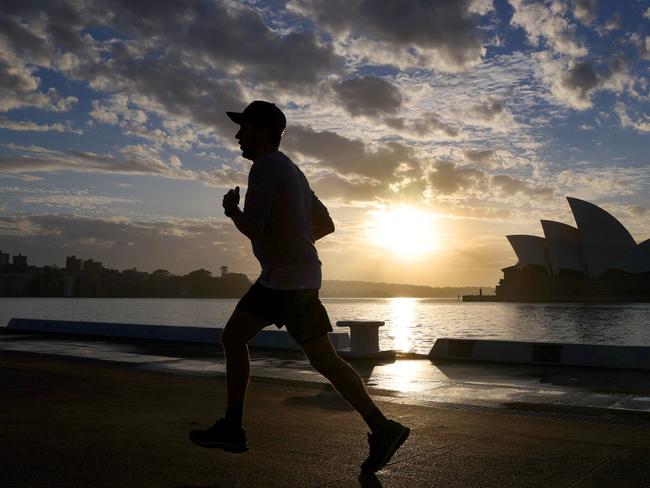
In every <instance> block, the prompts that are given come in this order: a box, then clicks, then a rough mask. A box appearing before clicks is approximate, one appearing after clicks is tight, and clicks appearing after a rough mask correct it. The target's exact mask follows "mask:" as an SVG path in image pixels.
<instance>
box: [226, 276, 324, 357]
mask: <svg viewBox="0 0 650 488" xmlns="http://www.w3.org/2000/svg"><path fill="white" fill-rule="evenodd" d="M235 309H236V310H246V311H247V312H250V313H252V314H254V315H257V316H258V317H262V318H263V319H265V320H266V321H267V322H268V323H269V325H270V324H275V325H276V326H277V327H278V328H280V327H282V326H286V328H287V331H288V332H289V334H290V335H291V337H293V338H294V339H295V341H296V342H297V343H298V344H301V345H302V344H306V343H308V342H310V341H313V340H315V339H319V338H320V337H322V336H324V335H325V334H327V333H328V332H331V331H332V325H331V324H330V319H329V317H328V316H327V311H326V310H325V307H323V304H322V303H321V301H320V299H319V298H318V289H309V290H275V289H273V288H267V287H266V286H262V285H261V284H260V283H259V282H257V281H256V282H255V284H253V286H251V287H250V289H249V290H248V291H247V292H246V294H245V295H244V296H243V297H242V298H241V300H239V303H237V306H236V307H235Z"/></svg>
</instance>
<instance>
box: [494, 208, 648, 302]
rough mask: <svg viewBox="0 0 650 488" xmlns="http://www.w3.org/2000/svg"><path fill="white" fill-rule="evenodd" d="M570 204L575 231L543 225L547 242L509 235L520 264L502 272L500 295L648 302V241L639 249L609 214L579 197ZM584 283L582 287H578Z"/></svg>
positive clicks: (548, 222) (559, 224)
mask: <svg viewBox="0 0 650 488" xmlns="http://www.w3.org/2000/svg"><path fill="white" fill-rule="evenodd" d="M567 200H568V202H569V206H570V208H571V211H572V212H573V216H574V218H575V221H576V227H573V226H571V225H569V224H565V223H562V222H555V221H552V220H542V221H541V224H542V229H543V231H544V237H540V236H533V235H508V236H506V237H507V239H508V241H509V242H510V244H511V245H512V248H513V249H514V251H515V254H516V255H517V259H518V261H517V263H516V264H515V265H514V266H510V267H508V268H504V269H503V272H504V279H503V280H501V282H500V284H499V286H498V287H497V295H498V294H499V289H501V293H504V294H509V295H518V294H522V291H525V290H524V289H528V293H530V294H532V293H540V290H541V292H542V293H546V294H553V293H557V294H561V293H564V294H566V293H587V291H588V290H591V292H593V293H600V294H604V295H612V296H614V295H615V294H624V293H628V294H630V296H631V295H634V296H641V297H646V299H650V239H647V240H644V241H643V242H641V243H640V244H637V242H636V241H635V240H634V238H633V237H632V235H631V234H630V233H629V232H628V230H627V229H626V228H625V226H624V225H623V224H621V222H619V221H618V220H617V219H616V218H615V217H614V216H613V215H611V214H610V213H609V212H607V211H605V210H603V209H602V208H600V207H598V206H597V205H594V204H593V203H590V202H586V201H584V200H580V199H578V198H573V197H567ZM567 271H568V272H570V273H568V274H567V273H566V272H567ZM610 271H614V272H618V273H615V274H609V273H608V272H610ZM626 276H629V278H626ZM576 280H577V281H576ZM580 282H583V285H584V286H583V285H576V283H580ZM524 294H525V293H524ZM617 296H618V295H617Z"/></svg>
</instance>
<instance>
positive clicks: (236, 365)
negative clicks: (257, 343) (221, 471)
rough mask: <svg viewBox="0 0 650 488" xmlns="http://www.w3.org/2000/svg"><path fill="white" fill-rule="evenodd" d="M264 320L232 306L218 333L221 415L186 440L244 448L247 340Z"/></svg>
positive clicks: (231, 449)
mask: <svg viewBox="0 0 650 488" xmlns="http://www.w3.org/2000/svg"><path fill="white" fill-rule="evenodd" d="M266 325H267V322H266V321H265V320H263V319H262V318H260V317H257V316H256V315H254V314H251V313H249V312H246V311H244V310H235V311H234V312H233V314H232V316H231V317H230V319H229V320H228V323H227V324H226V327H225V328H224V330H223V333H222V334H221V344H222V345H223V350H224V355H225V356H226V393H227V405H226V415H225V418H222V419H219V420H217V422H215V424H214V425H213V426H212V427H210V428H208V429H194V430H192V431H190V440H191V441H192V442H194V444H196V445H198V446H201V447H210V448H220V449H224V450H226V451H230V452H246V451H247V450H248V444H247V440H246V433H245V432H244V430H243V429H242V427H241V424H242V415H243V412H244V400H245V399H246V390H247V388H248V379H249V377H250V361H249V358H248V343H249V342H250V340H251V339H252V338H253V337H255V336H256V335H257V333H258V332H259V331H260V330H262V329H263V328H264V327H265V326H266Z"/></svg>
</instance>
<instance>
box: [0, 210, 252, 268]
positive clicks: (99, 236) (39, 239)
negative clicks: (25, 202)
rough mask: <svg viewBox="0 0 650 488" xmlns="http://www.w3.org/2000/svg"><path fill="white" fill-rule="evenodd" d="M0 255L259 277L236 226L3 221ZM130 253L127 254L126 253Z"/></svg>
mask: <svg viewBox="0 0 650 488" xmlns="http://www.w3.org/2000/svg"><path fill="white" fill-rule="evenodd" d="M0 249H3V250H5V249H9V250H14V251H13V252H22V253H23V254H25V255H27V256H28V259H29V261H30V263H34V262H40V263H41V264H59V265H60V266H62V265H63V263H64V262H65V256H69V255H76V256H78V257H81V258H83V259H88V258H92V259H96V260H99V261H101V262H103V263H104V265H108V263H110V265H111V267H114V268H117V269H130V268H132V267H133V266H136V265H137V266H138V267H139V268H142V269H144V270H147V271H153V270H154V269H157V268H166V269H168V270H169V271H171V272H173V273H187V272H189V271H191V270H195V269H198V268H207V269H209V270H212V271H213V272H216V271H217V270H218V269H219V267H220V266H222V265H227V266H229V267H230V269H231V270H232V271H237V272H244V273H249V274H251V275H255V274H256V273H258V272H259V265H258V264H257V263H256V262H255V261H254V259H253V258H252V256H251V254H250V244H249V243H248V242H247V241H246V239H245V238H243V236H241V234H239V233H238V232H237V231H236V230H235V228H234V226H233V225H232V223H231V222H229V221H228V222H226V221H214V220H209V221H205V220H194V219H174V218H171V217H168V218H166V219H165V220H164V221H140V220H130V219H124V218H115V219H93V218H86V217H78V216H74V215H49V214H46V215H32V216H6V215H3V216H0ZM125 249H128V252H124V250H125Z"/></svg>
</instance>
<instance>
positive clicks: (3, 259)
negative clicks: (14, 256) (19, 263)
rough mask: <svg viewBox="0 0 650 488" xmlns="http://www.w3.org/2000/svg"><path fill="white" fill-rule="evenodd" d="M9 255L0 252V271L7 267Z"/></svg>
mask: <svg viewBox="0 0 650 488" xmlns="http://www.w3.org/2000/svg"><path fill="white" fill-rule="evenodd" d="M9 257H10V256H9V253H8V252H2V251H0V271H4V270H5V269H7V267H8V266H9Z"/></svg>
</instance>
